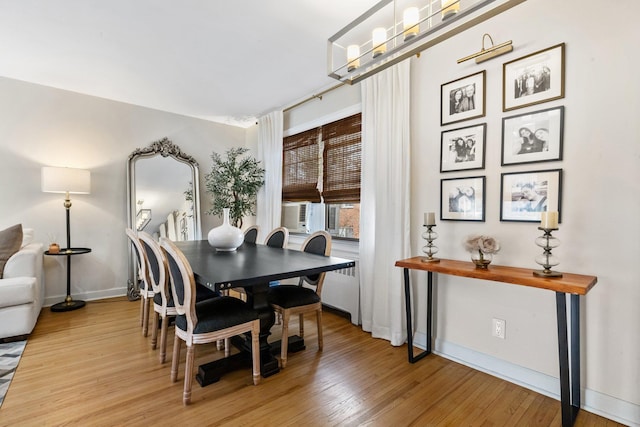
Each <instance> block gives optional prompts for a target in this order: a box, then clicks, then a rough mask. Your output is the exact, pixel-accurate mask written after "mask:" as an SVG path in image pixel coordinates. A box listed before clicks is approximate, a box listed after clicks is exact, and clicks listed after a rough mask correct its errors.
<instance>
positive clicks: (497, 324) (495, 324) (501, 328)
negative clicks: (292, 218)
mask: <svg viewBox="0 0 640 427" xmlns="http://www.w3.org/2000/svg"><path fill="white" fill-rule="evenodd" d="M491 326H492V329H491V335H493V336H494V337H497V338H500V339H505V332H506V328H507V322H506V320H502V319H495V318H494V319H492V320H491Z"/></svg>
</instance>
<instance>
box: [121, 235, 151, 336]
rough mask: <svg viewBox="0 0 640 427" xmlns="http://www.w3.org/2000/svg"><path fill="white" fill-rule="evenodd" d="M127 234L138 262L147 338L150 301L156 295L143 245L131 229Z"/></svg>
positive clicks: (142, 318)
mask: <svg viewBox="0 0 640 427" xmlns="http://www.w3.org/2000/svg"><path fill="white" fill-rule="evenodd" d="M125 233H126V234H127V237H128V238H129V241H130V242H131V244H132V246H133V250H134V252H135V253H136V260H137V261H138V276H139V277H138V279H137V280H138V285H139V286H138V288H139V295H140V326H142V335H143V336H145V337H146V336H147V335H148V332H149V306H150V301H151V300H152V299H153V296H154V295H155V293H154V291H153V287H152V285H151V284H150V283H149V280H148V279H149V274H148V273H149V267H148V265H147V256H146V253H145V251H144V250H143V249H142V244H141V243H140V240H139V239H138V236H137V235H136V233H135V232H134V231H133V230H132V229H130V228H127V229H125Z"/></svg>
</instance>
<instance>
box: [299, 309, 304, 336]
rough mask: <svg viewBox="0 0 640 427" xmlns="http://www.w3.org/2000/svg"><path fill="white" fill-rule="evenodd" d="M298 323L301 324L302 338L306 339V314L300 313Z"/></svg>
mask: <svg viewBox="0 0 640 427" xmlns="http://www.w3.org/2000/svg"><path fill="white" fill-rule="evenodd" d="M298 323H299V324H300V325H299V327H300V338H304V314H302V313H300V314H299V315H298Z"/></svg>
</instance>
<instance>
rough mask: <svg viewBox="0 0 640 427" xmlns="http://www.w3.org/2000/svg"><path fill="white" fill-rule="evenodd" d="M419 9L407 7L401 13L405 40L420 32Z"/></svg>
mask: <svg viewBox="0 0 640 427" xmlns="http://www.w3.org/2000/svg"><path fill="white" fill-rule="evenodd" d="M419 22H420V10H419V9H418V8H417V7H408V8H406V9H405V10H404V12H403V14H402V23H403V29H404V40H405V41H407V40H409V39H411V38H413V37H415V36H417V35H418V33H419V32H420V25H419Z"/></svg>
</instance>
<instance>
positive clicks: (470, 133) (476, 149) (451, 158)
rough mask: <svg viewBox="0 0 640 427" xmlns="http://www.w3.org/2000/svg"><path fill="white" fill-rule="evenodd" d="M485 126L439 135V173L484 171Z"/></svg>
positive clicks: (448, 131) (445, 132) (446, 131)
mask: <svg viewBox="0 0 640 427" xmlns="http://www.w3.org/2000/svg"><path fill="white" fill-rule="evenodd" d="M486 134H487V124H486V123H482V124H480V125H476V126H467V127H464V128H459V129H453V130H445V131H442V133H441V142H440V172H451V171H460V170H471V169H484V156H485V144H484V141H485V137H486Z"/></svg>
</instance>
